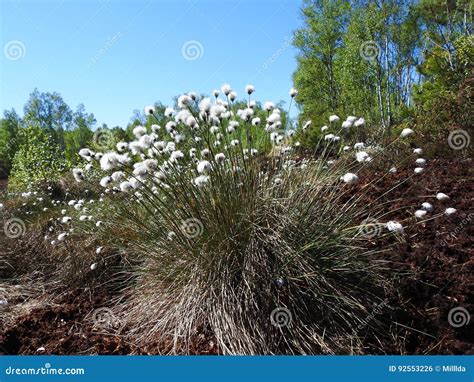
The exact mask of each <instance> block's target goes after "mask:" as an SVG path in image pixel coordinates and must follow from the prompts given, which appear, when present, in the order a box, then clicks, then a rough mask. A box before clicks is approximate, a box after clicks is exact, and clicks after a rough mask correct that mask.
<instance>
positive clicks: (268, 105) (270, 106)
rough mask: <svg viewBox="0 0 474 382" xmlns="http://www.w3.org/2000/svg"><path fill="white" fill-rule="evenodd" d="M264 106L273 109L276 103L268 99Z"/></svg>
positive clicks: (266, 108) (268, 109)
mask: <svg viewBox="0 0 474 382" xmlns="http://www.w3.org/2000/svg"><path fill="white" fill-rule="evenodd" d="M263 108H264V109H265V110H266V111H271V110H273V109H274V108H275V104H274V103H273V102H271V101H267V102H265V104H264V105H263Z"/></svg>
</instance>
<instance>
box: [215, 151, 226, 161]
mask: <svg viewBox="0 0 474 382" xmlns="http://www.w3.org/2000/svg"><path fill="white" fill-rule="evenodd" d="M214 159H215V160H216V162H217V163H222V162H224V161H225V154H224V153H218V154H216V155H215V157H214Z"/></svg>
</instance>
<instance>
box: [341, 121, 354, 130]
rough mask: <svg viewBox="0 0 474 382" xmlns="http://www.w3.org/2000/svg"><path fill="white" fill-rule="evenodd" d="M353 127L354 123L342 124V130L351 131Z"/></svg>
mask: <svg viewBox="0 0 474 382" xmlns="http://www.w3.org/2000/svg"><path fill="white" fill-rule="evenodd" d="M351 127H352V122H350V121H344V122H342V128H343V129H345V130H349V129H350V128H351Z"/></svg>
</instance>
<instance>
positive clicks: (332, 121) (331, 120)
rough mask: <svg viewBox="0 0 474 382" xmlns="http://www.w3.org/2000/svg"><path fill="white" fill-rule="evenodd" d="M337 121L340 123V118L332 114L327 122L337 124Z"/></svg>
mask: <svg viewBox="0 0 474 382" xmlns="http://www.w3.org/2000/svg"><path fill="white" fill-rule="evenodd" d="M339 121H340V118H339V117H338V116H337V115H335V114H333V115H330V116H329V122H331V123H336V122H339Z"/></svg>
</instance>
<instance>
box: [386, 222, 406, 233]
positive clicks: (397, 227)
mask: <svg viewBox="0 0 474 382" xmlns="http://www.w3.org/2000/svg"><path fill="white" fill-rule="evenodd" d="M385 226H386V227H387V229H388V230H389V231H390V232H395V233H399V234H402V233H403V226H402V225H401V224H400V223H399V222H397V221H395V220H390V221H389V222H387V224H385Z"/></svg>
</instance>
